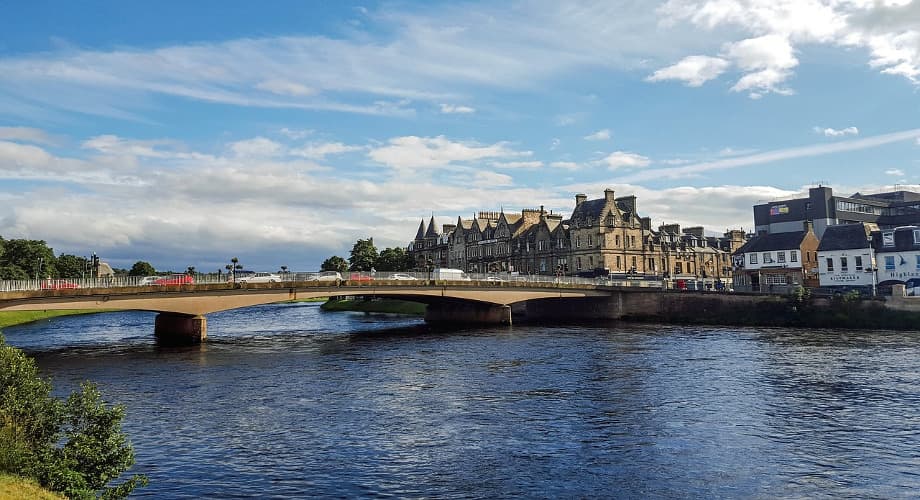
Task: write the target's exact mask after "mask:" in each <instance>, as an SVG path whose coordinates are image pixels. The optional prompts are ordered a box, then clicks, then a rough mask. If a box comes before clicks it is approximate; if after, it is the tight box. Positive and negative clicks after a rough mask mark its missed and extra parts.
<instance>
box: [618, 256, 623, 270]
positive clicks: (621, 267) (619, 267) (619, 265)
mask: <svg viewBox="0 0 920 500" xmlns="http://www.w3.org/2000/svg"><path fill="white" fill-rule="evenodd" d="M617 269H623V266H622V265H621V262H620V256H619V255H617Z"/></svg>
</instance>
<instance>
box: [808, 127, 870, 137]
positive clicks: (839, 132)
mask: <svg viewBox="0 0 920 500" xmlns="http://www.w3.org/2000/svg"><path fill="white" fill-rule="evenodd" d="M814 131H815V132H816V133H818V134H824V137H843V136H847V135H859V129H858V128H856V127H847V128H842V129H833V128H822V127H815V128H814Z"/></svg>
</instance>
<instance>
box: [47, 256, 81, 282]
mask: <svg viewBox="0 0 920 500" xmlns="http://www.w3.org/2000/svg"><path fill="white" fill-rule="evenodd" d="M88 262H89V259H85V258H83V257H77V256H76V255H69V254H63V253H62V254H61V255H59V256H58V258H57V262H55V264H54V266H55V267H56V268H57V275H58V277H61V278H82V277H83V275H84V273H85V272H86V265H87V263H88Z"/></svg>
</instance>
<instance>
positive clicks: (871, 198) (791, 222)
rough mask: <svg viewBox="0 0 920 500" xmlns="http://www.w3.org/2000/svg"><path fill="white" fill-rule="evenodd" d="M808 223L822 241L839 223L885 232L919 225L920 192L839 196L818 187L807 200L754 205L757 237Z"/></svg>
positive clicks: (827, 188) (799, 228)
mask: <svg viewBox="0 0 920 500" xmlns="http://www.w3.org/2000/svg"><path fill="white" fill-rule="evenodd" d="M805 222H812V224H813V226H814V231H815V236H817V237H818V238H819V239H820V238H821V237H823V236H824V231H825V229H827V227H828V226H834V225H837V224H854V223H858V222H870V223H875V224H877V225H878V226H879V227H880V228H882V229H885V228H894V227H898V226H907V225H912V224H918V223H920V193H916V192H913V191H891V192H888V193H879V194H860V193H856V194H854V195H853V196H835V195H834V191H833V190H832V189H831V188H829V187H825V186H818V187H815V188H811V189H809V190H808V197H807V198H796V199H790V200H781V201H771V202H769V203H763V204H761V205H754V231H755V233H757V234H762V233H766V234H774V233H788V232H795V231H801V230H802V227H803V224H804V223H805Z"/></svg>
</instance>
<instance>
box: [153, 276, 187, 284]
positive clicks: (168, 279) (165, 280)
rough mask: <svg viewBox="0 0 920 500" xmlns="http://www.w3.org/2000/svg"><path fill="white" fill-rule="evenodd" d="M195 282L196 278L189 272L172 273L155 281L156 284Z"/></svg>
mask: <svg viewBox="0 0 920 500" xmlns="http://www.w3.org/2000/svg"><path fill="white" fill-rule="evenodd" d="M193 283H195V279H194V278H192V277H191V276H190V275H188V274H170V275H169V276H162V277H160V278H159V279H157V280H156V281H154V282H153V284H154V285H191V284H193Z"/></svg>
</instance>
